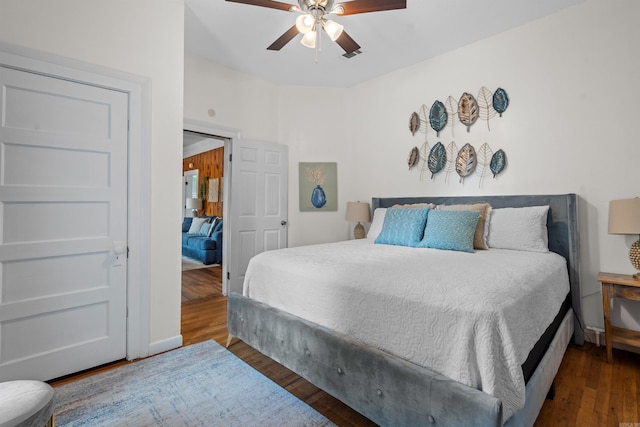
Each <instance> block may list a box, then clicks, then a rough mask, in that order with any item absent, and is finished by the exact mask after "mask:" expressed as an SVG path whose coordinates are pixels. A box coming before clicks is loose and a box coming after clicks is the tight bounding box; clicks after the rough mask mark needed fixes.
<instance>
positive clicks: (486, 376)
mask: <svg viewBox="0 0 640 427" xmlns="http://www.w3.org/2000/svg"><path fill="white" fill-rule="evenodd" d="M568 292H569V280H568V274H567V268H566V261H565V260H564V258H562V257H561V256H559V255H557V254H555V253H551V252H550V253H534V252H521V251H513V250H499V249H491V250H488V251H476V252H475V253H463V252H454V251H441V250H436V249H417V248H407V247H399V246H389V245H376V244H373V243H372V242H371V241H367V240H366V239H363V240H351V241H346V242H338V243H330V244H323V245H314V246H304V247H298V248H289V249H283V250H278V251H270V252H264V253H261V254H259V255H257V256H255V257H254V258H252V259H251V261H250V263H249V267H248V269H247V274H246V277H245V281H244V295H245V296H248V297H250V298H254V299H257V300H259V301H262V302H265V303H267V304H269V305H271V306H273V307H276V308H279V309H282V310H284V311H287V312H289V313H292V314H294V315H297V316H299V317H302V318H305V319H307V320H310V321H312V322H315V323H318V324H320V325H323V326H326V327H328V328H331V329H333V330H335V331H337V332H340V333H343V334H346V335H348V336H349V337H351V338H353V339H355V340H358V341H361V342H363V343H365V344H367V345H371V346H374V347H377V348H379V349H381V350H384V351H386V352H389V353H392V354H395V355H397V356H400V357H402V358H404V359H406V360H408V361H411V362H413V363H416V364H418V365H421V366H425V367H429V368H431V369H433V370H435V371H437V372H439V373H441V374H443V375H445V376H447V377H449V378H452V379H455V380H457V381H459V382H461V383H463V384H466V385H469V386H471V387H475V388H478V389H480V390H483V391H484V392H486V393H489V394H491V395H493V396H495V397H497V398H499V399H500V400H501V401H502V403H503V417H504V420H506V419H508V418H509V417H510V416H511V415H512V414H513V413H514V412H516V411H517V410H519V409H520V408H522V407H523V405H524V397H525V384H524V378H523V374H522V368H521V365H522V363H523V362H524V361H525V360H526V358H527V356H528V354H529V352H530V351H531V349H532V348H533V346H534V344H535V343H536V342H537V341H538V339H539V338H540V336H541V335H542V333H543V332H544V331H545V329H546V328H547V327H548V326H549V325H550V324H551V322H552V320H553V318H554V316H555V315H556V314H557V312H558V310H559V309H560V306H561V304H562V302H563V300H564V299H565V296H566V295H567V293H568Z"/></svg>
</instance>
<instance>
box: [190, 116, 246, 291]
mask: <svg viewBox="0 0 640 427" xmlns="http://www.w3.org/2000/svg"><path fill="white" fill-rule="evenodd" d="M183 129H184V130H190V131H193V132H201V133H205V134H209V135H216V136H222V137H225V138H228V140H226V141H225V142H224V175H225V179H224V182H223V183H222V186H223V189H222V192H223V194H224V197H225V199H224V203H223V205H222V218H229V212H230V211H229V206H230V201H231V197H230V194H231V192H230V191H229V190H230V188H231V187H230V186H231V179H230V178H231V167H232V166H231V160H229V159H230V157H229V156H230V154H231V153H232V150H233V141H234V140H236V139H239V138H240V131H239V130H237V129H231V128H225V127H220V126H216V125H213V124H211V123H206V122H200V121H197V120H191V119H184V124H183ZM222 235H223V236H230V234H229V221H228V220H227V219H225V221H224V222H223V223H222ZM229 253H230V252H229V239H227V238H223V239H222V294H223V295H227V292H228V289H229V282H228V280H227V271H228V270H227V261H226V260H228V259H229V258H228V254H229Z"/></svg>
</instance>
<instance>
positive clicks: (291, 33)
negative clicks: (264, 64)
mask: <svg viewBox="0 0 640 427" xmlns="http://www.w3.org/2000/svg"><path fill="white" fill-rule="evenodd" d="M227 1H229V0H227ZM298 34H300V33H299V32H298V29H297V28H296V26H295V25H294V26H293V27H291V28H289V29H288V30H287V31H286V32H285V33H284V34H283V35H281V36H280V37H279V38H278V40H276V41H274V42H273V43H271V46H269V47H268V48H267V50H280V49H282V48H283V47H284V45H286V44H287V43H289V42H290V41H291V40H292V39H293V38H294V37H295V36H297V35H298Z"/></svg>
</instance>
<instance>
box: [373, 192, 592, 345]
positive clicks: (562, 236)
mask: <svg viewBox="0 0 640 427" xmlns="http://www.w3.org/2000/svg"><path fill="white" fill-rule="evenodd" d="M483 202H484V203H489V204H490V205H491V207H492V208H507V207H523V206H545V205H548V206H549V216H548V218H547V229H548V231H549V250H551V251H553V252H555V253H557V254H559V255H562V256H563V257H564V258H565V259H566V260H567V268H568V271H569V282H570V286H571V304H572V307H573V311H574V313H575V315H576V318H577V320H578V321H579V323H578V325H576V326H577V327H576V328H575V330H574V334H573V339H574V342H575V343H576V344H578V345H582V344H583V343H584V333H583V331H582V329H581V327H579V325H582V309H581V299H582V298H581V291H580V258H579V255H580V254H579V235H578V216H577V196H576V195H575V194H551V195H549V194H543V195H529V196H525V195H515V196H451V197H444V196H439V197H428V196H426V197H384V198H383V197H374V198H372V199H371V208H372V210H374V211H375V209H376V208H387V207H391V206H393V205H396V204H407V203H434V204H436V205H442V204H445V205H452V204H468V203H483Z"/></svg>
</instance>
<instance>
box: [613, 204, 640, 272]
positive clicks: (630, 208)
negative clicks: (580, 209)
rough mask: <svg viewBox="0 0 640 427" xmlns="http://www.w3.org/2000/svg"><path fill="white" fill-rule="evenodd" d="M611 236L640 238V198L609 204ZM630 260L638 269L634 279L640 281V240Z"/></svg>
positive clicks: (630, 255)
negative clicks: (634, 235) (620, 235)
mask: <svg viewBox="0 0 640 427" xmlns="http://www.w3.org/2000/svg"><path fill="white" fill-rule="evenodd" d="M609 234H637V235H639V236H640V198H637V197H636V198H635V199H620V200H611V201H610V202H609ZM629 259H630V260H631V264H632V265H633V267H634V268H635V269H636V274H634V275H633V277H634V278H636V279H640V273H638V272H640V238H639V239H638V240H636V241H635V243H634V244H633V245H631V249H630V250H629Z"/></svg>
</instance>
